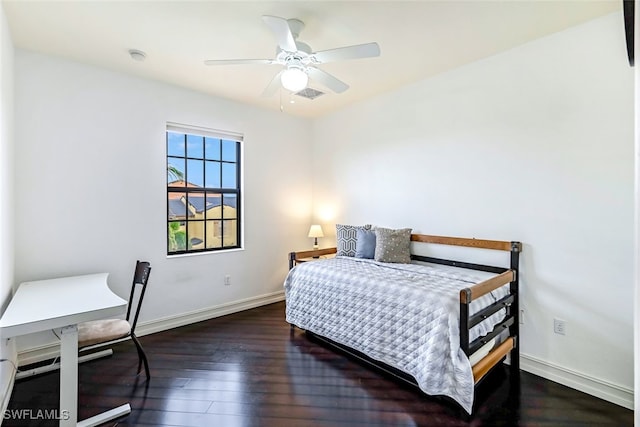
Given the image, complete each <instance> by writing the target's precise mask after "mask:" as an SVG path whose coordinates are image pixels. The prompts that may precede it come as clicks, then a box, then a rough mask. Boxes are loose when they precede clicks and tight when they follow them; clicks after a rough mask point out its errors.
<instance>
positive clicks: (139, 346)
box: [131, 334, 151, 380]
mask: <svg viewBox="0 0 640 427" xmlns="http://www.w3.org/2000/svg"><path fill="white" fill-rule="evenodd" d="M131 340H132V341H133V343H134V344H135V345H136V350H138V373H140V370H141V368H142V364H143V363H144V372H145V373H146V374H147V380H149V379H151V375H150V374H149V362H147V355H146V354H145V353H144V350H143V349H142V344H140V341H138V337H136V336H135V335H133V334H132V335H131Z"/></svg>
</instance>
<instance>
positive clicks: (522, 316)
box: [520, 310, 524, 325]
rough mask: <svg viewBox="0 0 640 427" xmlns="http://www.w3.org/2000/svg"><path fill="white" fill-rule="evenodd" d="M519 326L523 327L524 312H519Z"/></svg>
mask: <svg viewBox="0 0 640 427" xmlns="http://www.w3.org/2000/svg"><path fill="white" fill-rule="evenodd" d="M520 324H521V325H524V310H520Z"/></svg>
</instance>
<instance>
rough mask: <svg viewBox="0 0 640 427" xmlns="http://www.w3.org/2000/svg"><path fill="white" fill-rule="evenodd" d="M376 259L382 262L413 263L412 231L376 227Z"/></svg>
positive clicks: (408, 229)
mask: <svg viewBox="0 0 640 427" xmlns="http://www.w3.org/2000/svg"><path fill="white" fill-rule="evenodd" d="M375 233H376V250H375V254H374V259H375V260H376V261H380V262H396V263H402V264H409V263H411V229H410V228H401V229H398V230H392V229H390V228H382V227H376V228H375Z"/></svg>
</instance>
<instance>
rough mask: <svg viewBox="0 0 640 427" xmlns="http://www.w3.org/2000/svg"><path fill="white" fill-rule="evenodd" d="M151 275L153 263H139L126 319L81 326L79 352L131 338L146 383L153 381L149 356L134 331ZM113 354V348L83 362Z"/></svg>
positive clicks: (88, 357) (93, 355) (139, 369)
mask: <svg viewBox="0 0 640 427" xmlns="http://www.w3.org/2000/svg"><path fill="white" fill-rule="evenodd" d="M150 273H151V264H150V263H148V262H146V261H137V262H136V269H135V273H134V274H133V283H132V284H131V295H130V296H129V303H128V304H127V317H126V319H104V320H95V321H91V322H85V323H81V324H79V325H78V349H79V351H80V352H84V351H87V350H92V349H95V348H99V347H103V346H106V345H109V344H114V343H116V342H119V341H123V340H124V339H126V338H129V337H131V340H132V341H133V343H134V344H135V346H136V349H137V350H138V374H140V371H141V369H142V364H144V370H145V373H146V374H147V380H149V379H150V378H151V376H150V375H149V362H148V361H147V356H146V354H145V353H144V350H143V348H142V345H141V344H140V341H139V340H138V337H137V336H136V334H135V330H136V324H137V323H138V316H139V315H140V308H141V307H142V299H143V298H144V293H145V291H146V290H147V282H148V281H149V274H150ZM139 286H140V287H141V289H140V292H139V296H138V299H137V303H136V302H135V301H134V296H135V294H136V288H137V287H139ZM133 306H135V307H136V309H135V314H134V316H133V321H131V308H132V307H133ZM112 353H113V352H112V351H111V350H110V349H109V350H103V351H101V352H98V353H92V354H90V355H86V356H82V357H81V359H83V360H82V361H86V360H92V359H96V358H99V357H103V356H107V355H110V354H112Z"/></svg>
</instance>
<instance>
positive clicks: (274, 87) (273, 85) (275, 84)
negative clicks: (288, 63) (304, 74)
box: [261, 70, 284, 98]
mask: <svg viewBox="0 0 640 427" xmlns="http://www.w3.org/2000/svg"><path fill="white" fill-rule="evenodd" d="M282 73H284V70H281V71H280V72H279V73H278V74H276V75H275V76H274V77H273V79H271V82H270V83H269V84H268V85H267V87H266V88H265V89H264V92H262V95H261V96H262V97H263V98H271V97H272V96H273V95H274V94H275V93H276V92H277V91H278V89H280V86H281V83H280V76H282Z"/></svg>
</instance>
